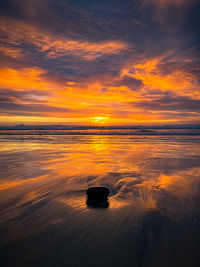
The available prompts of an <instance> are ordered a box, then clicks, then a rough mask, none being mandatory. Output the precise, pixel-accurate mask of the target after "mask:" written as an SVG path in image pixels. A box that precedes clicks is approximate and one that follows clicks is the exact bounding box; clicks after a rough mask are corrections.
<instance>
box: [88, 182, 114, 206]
mask: <svg viewBox="0 0 200 267" xmlns="http://www.w3.org/2000/svg"><path fill="white" fill-rule="evenodd" d="M109 193H110V191H109V189H108V188H106V187H103V186H99V187H90V188H88V190H87V191H86V194H87V201H86V204H87V206H88V208H108V206H109V202H108V195H109Z"/></svg>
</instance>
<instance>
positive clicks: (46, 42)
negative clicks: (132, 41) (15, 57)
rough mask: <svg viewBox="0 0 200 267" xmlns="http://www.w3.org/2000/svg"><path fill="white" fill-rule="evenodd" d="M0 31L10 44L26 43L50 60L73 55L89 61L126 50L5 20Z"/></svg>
mask: <svg viewBox="0 0 200 267" xmlns="http://www.w3.org/2000/svg"><path fill="white" fill-rule="evenodd" d="M13 25H15V27H14V28H13ZM0 30H1V32H2V33H3V34H4V35H5V36H7V39H8V41H9V43H10V44H20V43H21V42H23V41H26V42H28V43H31V44H33V45H35V46H36V47H37V49H38V50H39V51H41V52H45V53H46V56H48V57H52V58H54V57H60V56H65V55H67V54H73V55H75V56H80V57H83V58H84V59H86V60H91V59H95V58H98V57H100V56H102V55H106V54H117V53H119V52H120V51H121V50H125V49H127V48H128V45H127V44H125V43H122V42H120V41H105V42H90V41H87V42H86V41H77V40H72V39H68V38H65V37H59V38H58V36H55V35H52V34H50V33H48V32H45V31H42V30H41V29H38V28H36V27H34V26H31V25H28V24H25V23H22V22H18V21H14V20H11V19H5V18H4V19H3V20H2V21H1V23H0Z"/></svg>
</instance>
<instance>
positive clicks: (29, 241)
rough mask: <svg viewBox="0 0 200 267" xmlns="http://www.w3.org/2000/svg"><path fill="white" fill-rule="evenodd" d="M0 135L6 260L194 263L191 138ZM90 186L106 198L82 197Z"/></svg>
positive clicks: (195, 185) (197, 168)
mask: <svg viewBox="0 0 200 267" xmlns="http://www.w3.org/2000/svg"><path fill="white" fill-rule="evenodd" d="M4 138H5V139H4ZM48 138H49V139H48ZM0 142H1V143H2V144H3V145H2V146H1V156H0V168H1V181H0V210H1V212H0V224H1V227H0V234H1V236H2V242H1V247H2V249H3V251H4V257H3V262H4V263H5V266H28V265H29V266H66V263H68V264H69V265H71V266H83V265H84V264H85V265H86V264H87V265H88V266H95V265H92V264H90V263H91V262H93V261H94V260H95V258H96V259H98V260H99V266H133V265H134V264H135V265H134V266H198V261H199V256H198V253H197V247H198V244H199V241H200V236H198V233H199V232H198V231H199V230H198V225H199V222H200V208H199V207H200V205H199V204H200V153H199V151H200V140H199V139H198V137H194V139H191V138H190V140H187V139H185V140H182V141H180V140H174V138H173V137H168V138H167V137H160V138H158V137H157V138H156V139H155V138H153V137H151V138H148V137H146V138H145V140H144V139H141V137H134V138H133V137H130V136H121V137H120V136H113V137H112V136H80V137H78V136H71V137H66V136H63V137H62V136H58V137H57V136H51V137H45V139H43V138H42V137H41V139H39V138H38V137H37V138H35V139H34V136H32V137H31V139H26V140H21V139H19V137H13V140H12V139H11V137H9V140H7V139H6V137H1V140H0ZM93 186H105V187H107V188H109V190H110V195H109V199H108V200H107V199H104V200H95V201H94V200H91V199H87V197H86V190H87V189H88V187H93ZM94 207H100V209H99V208H98V209H93V208H94ZM102 207H103V209H102ZM106 207H108V208H106ZM91 208H92V209H91ZM170 236H171V238H170ZM38 242H39V244H41V245H39V246H38V245H36V244H38ZM19 244H20V245H19ZM102 244H103V245H102ZM26 248H27V249H29V251H26V253H25V254H26V256H23V257H22V256H21V255H22V251H24V250H26ZM185 250H187V251H188V255H185V254H184V253H183V251H185ZM156 251H157V252H156ZM173 251H175V252H176V254H175V255H174V254H173ZM85 254H86V255H90V256H88V257H89V260H90V263H88V258H86V256H85ZM9 255H12V257H9ZM23 255H24V253H23ZM102 255H104V257H102ZM40 257H41V258H42V260H39V259H40ZM77 257H78V258H79V261H78V259H77ZM80 263H81V264H80Z"/></svg>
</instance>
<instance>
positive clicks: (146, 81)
mask: <svg viewBox="0 0 200 267" xmlns="http://www.w3.org/2000/svg"><path fill="white" fill-rule="evenodd" d="M162 60H163V58H154V59H150V60H147V61H144V62H142V63H138V64H135V65H133V66H131V67H129V68H125V69H124V70H122V76H123V75H127V76H130V77H133V78H135V79H138V80H141V81H142V83H143V85H144V87H143V90H160V91H172V92H174V93H176V94H178V95H188V96H192V97H196V98H200V94H199V83H198V80H197V77H196V76H195V75H193V74H190V73H187V72H185V71H183V70H180V69H177V70H173V71H171V72H168V73H165V72H163V70H162Z"/></svg>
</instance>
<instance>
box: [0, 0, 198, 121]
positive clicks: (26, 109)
mask: <svg viewBox="0 0 200 267" xmlns="http://www.w3.org/2000/svg"><path fill="white" fill-rule="evenodd" d="M199 14H200V1H198V0H95V1H94V0H84V1H83V0H42V1H41V0H28V1H27V0H1V2H0V123H1V124H4V125H7V124H20V123H23V124H70V125H71V124H81V125H85V124H86V125H88V124H89V125H120V124H137V125H138V124H198V123H199V122H200V120H199V119H200V90H199V89H200V78H199V73H200V64H199V63H200V53H199V52H200V16H199Z"/></svg>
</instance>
